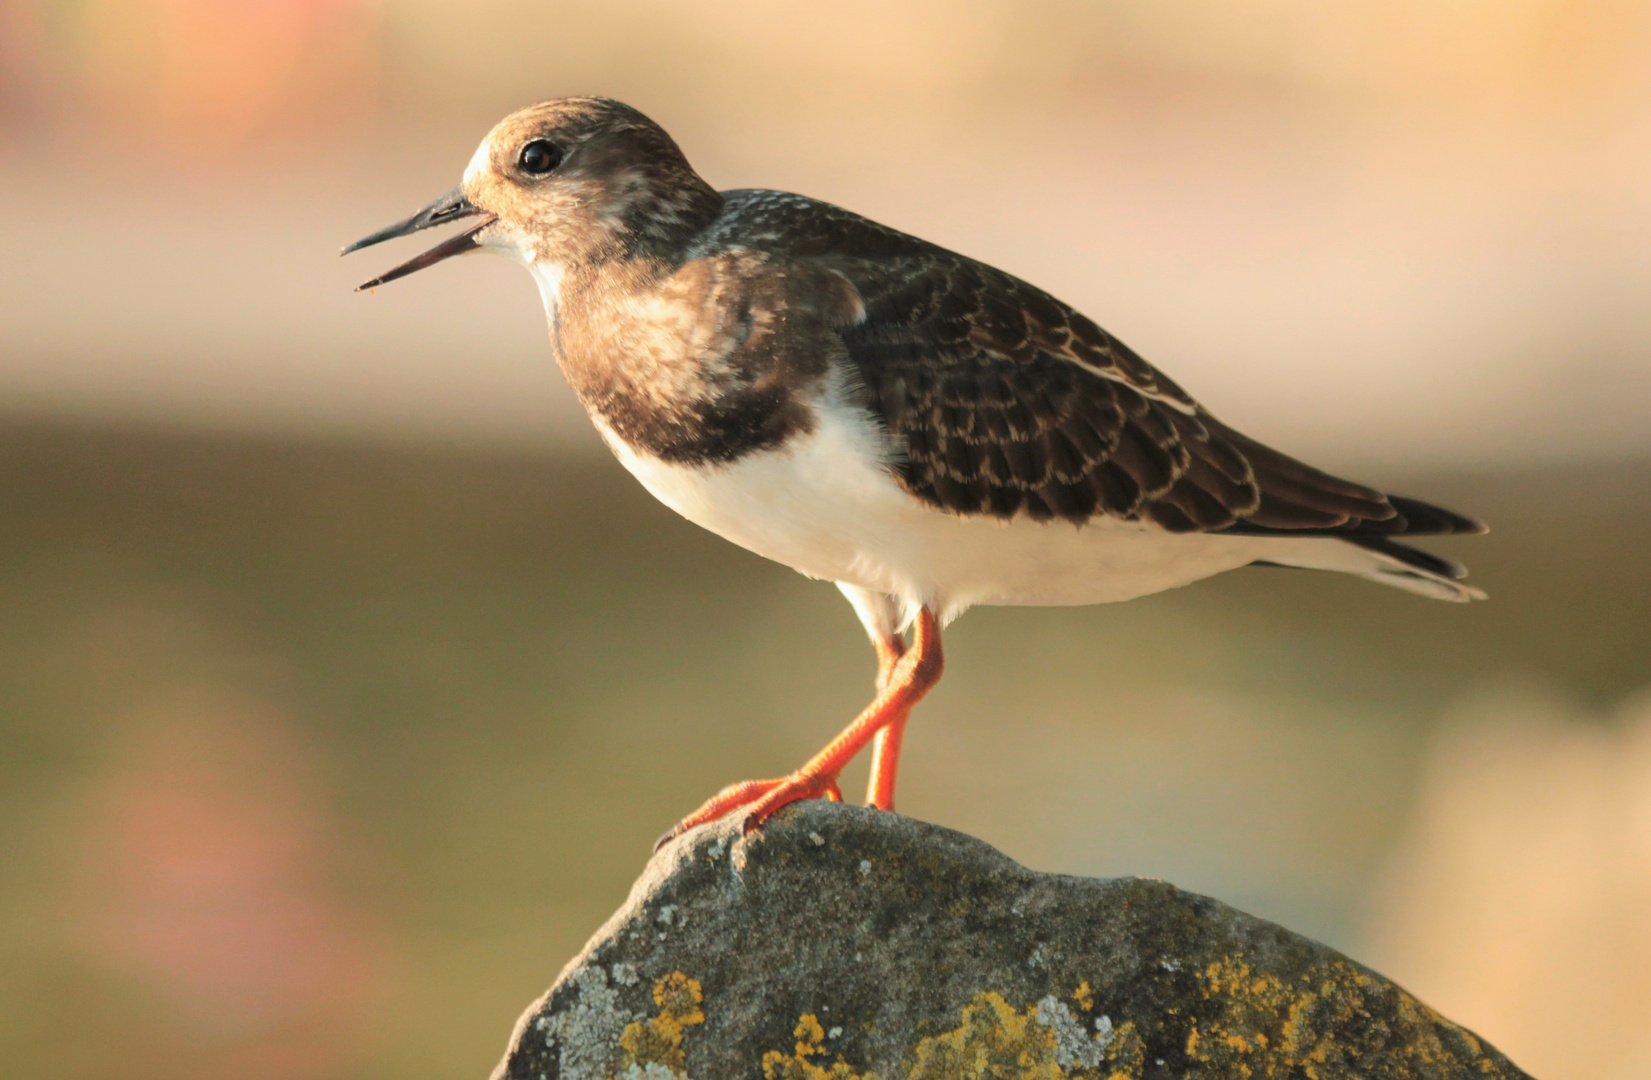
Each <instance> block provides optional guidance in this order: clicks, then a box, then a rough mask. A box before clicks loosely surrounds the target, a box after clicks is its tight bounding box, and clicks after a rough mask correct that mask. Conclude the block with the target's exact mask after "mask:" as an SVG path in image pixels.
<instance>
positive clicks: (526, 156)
mask: <svg viewBox="0 0 1651 1080" xmlns="http://www.w3.org/2000/svg"><path fill="white" fill-rule="evenodd" d="M516 163H517V164H519V165H520V166H521V167H522V171H523V172H525V173H529V174H531V175H533V176H543V175H544V174H545V173H547V172H549V171H550V170H552V169H554V168H555V167H556V166H558V165H560V164H561V163H562V152H561V151H560V150H558V149H556V144H554V143H551V142H547V141H546V140H544V139H534V140H533V141H532V142H530V143H528V144H527V145H526V146H524V147H522V152H521V153H520V154H518V155H517V157H516Z"/></svg>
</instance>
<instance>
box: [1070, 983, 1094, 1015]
mask: <svg viewBox="0 0 1651 1080" xmlns="http://www.w3.org/2000/svg"><path fill="white" fill-rule="evenodd" d="M1072 997H1073V999H1074V1000H1076V1001H1077V1003H1078V1004H1079V1005H1081V1006H1083V1008H1084V1009H1085V1010H1086V1011H1087V1010H1089V1009H1093V1008H1094V1007H1095V991H1093V990H1091V989H1090V988H1089V980H1088V979H1085V980H1084V981H1083V982H1082V983H1079V984H1078V988H1077V989H1076V990H1074V991H1072Z"/></svg>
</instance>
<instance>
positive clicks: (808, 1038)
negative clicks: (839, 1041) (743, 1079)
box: [762, 1013, 879, 1080]
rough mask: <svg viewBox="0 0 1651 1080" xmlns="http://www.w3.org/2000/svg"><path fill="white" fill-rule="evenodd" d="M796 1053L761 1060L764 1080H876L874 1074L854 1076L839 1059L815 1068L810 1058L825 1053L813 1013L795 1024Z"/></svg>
mask: <svg viewBox="0 0 1651 1080" xmlns="http://www.w3.org/2000/svg"><path fill="white" fill-rule="evenodd" d="M792 1034H793V1035H795V1036H796V1037H797V1044H796V1053H794V1054H782V1053H780V1052H779V1051H778V1050H770V1051H768V1053H766V1054H764V1055H763V1056H762V1075H763V1077H764V1080H879V1078H878V1076H877V1074H876V1073H864V1074H862V1073H857V1072H855V1071H854V1070H853V1069H851V1068H849V1066H848V1064H847V1063H846V1062H844V1061H843V1059H842V1058H840V1057H839V1058H838V1059H837V1060H836V1061H835V1062H833V1063H832V1064H831V1066H830V1067H829V1068H823V1067H821V1066H819V1065H816V1064H814V1062H812V1061H810V1060H809V1058H812V1057H815V1056H817V1055H819V1054H822V1053H824V1052H825V1047H824V1043H825V1029H824V1028H822V1027H821V1026H820V1021H819V1018H818V1017H816V1016H815V1015H814V1014H813V1013H804V1014H803V1015H802V1016H801V1017H799V1018H798V1020H797V1029H796V1030H795V1031H794V1032H792Z"/></svg>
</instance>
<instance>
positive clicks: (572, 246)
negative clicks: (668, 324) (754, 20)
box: [345, 98, 722, 288]
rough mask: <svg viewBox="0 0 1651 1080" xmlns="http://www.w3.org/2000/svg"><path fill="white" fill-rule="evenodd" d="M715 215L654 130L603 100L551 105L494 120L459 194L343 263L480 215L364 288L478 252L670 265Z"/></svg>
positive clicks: (553, 261)
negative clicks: (638, 258) (639, 257)
mask: <svg viewBox="0 0 1651 1080" xmlns="http://www.w3.org/2000/svg"><path fill="white" fill-rule="evenodd" d="M721 207H722V197H721V196H720V195H718V194H717V192H716V190H715V189H714V188H712V187H711V186H710V185H709V184H707V183H706V182H705V181H704V180H702V179H701V178H700V177H699V174H698V173H696V172H694V170H693V168H692V166H690V165H689V164H688V159H687V158H685V157H684V156H683V154H682V151H681V149H679V148H678V147H677V145H676V143H675V141H673V140H672V139H671V137H670V136H669V135H667V134H666V133H665V131H664V129H662V128H661V127H660V126H659V125H658V124H656V123H654V122H653V121H652V120H650V119H648V118H647V117H646V116H644V115H642V114H641V113H639V112H637V111H636V110H635V109H633V108H631V107H630V106H629V105H625V104H623V103H621V102H618V101H614V100H612V99H610V98H558V99H556V100H554V101H546V102H543V103H541V104H539V105H531V106H529V107H527V108H525V109H519V110H517V111H516V112H513V113H511V114H510V115H509V116H507V117H505V118H504V119H503V120H501V121H499V123H498V124H497V125H496V126H495V127H494V128H493V130H492V131H490V132H488V134H487V138H485V139H483V140H482V143H481V146H480V147H478V148H477V150H476V154H475V156H474V157H473V158H471V160H470V165H469V167H468V168H467V169H466V170H465V173H464V183H463V184H462V185H461V186H460V187H459V188H456V189H455V190H453V191H451V192H449V193H448V194H446V195H444V196H442V197H441V198H440V199H438V200H436V201H435V202H434V203H432V204H431V205H430V206H428V207H426V208H425V209H424V210H421V211H419V213H417V214H415V215H413V216H412V217H410V218H408V219H407V220H405V221H402V222H398V223H397V224H395V225H391V226H389V227H388V228H385V229H381V230H380V231H378V232H376V233H374V234H372V235H371V236H369V237H367V238H365V239H364V240H361V241H358V242H357V243H355V244H352V245H350V247H348V248H346V249H345V252H346V253H348V252H350V251H354V250H357V249H359V248H362V247H366V246H367V245H369V244H376V243H379V242H381V241H383V240H388V239H391V238H393V237H396V236H404V235H406V234H407V233H410V232H415V231H418V230H420V229H425V228H429V227H431V226H433V225H439V224H444V223H446V222H448V221H453V220H457V219H459V218H463V217H476V216H481V217H483V218H484V219H485V220H483V221H481V222H480V223H479V224H476V225H475V226H473V227H472V228H471V229H469V230H467V231H466V232H464V233H462V234H460V235H459V236H456V237H453V238H452V239H450V240H449V241H447V242H446V243H444V244H442V245H440V246H438V247H437V248H435V249H433V250H431V251H429V252H427V253H426V254H424V255H421V256H419V257H418V258H416V259H413V260H411V261H410V262H408V263H405V264H403V265H402V266H400V267H397V268H396V269H395V270H392V271H390V272H389V273H387V274H384V275H382V276H381V277H379V278H375V279H374V280H373V281H371V282H368V283H367V285H363V286H362V288H367V287H369V286H372V285H377V284H382V283H383V282H385V281H390V280H394V279H395V278H397V277H401V276H404V275H405V274H408V273H411V272H413V271H414V270H419V269H423V268H424V267H425V266H429V265H431V264H432V263H434V262H438V261H440V260H441V259H443V258H446V257H448V256H450V255H458V254H462V253H464V252H465V251H474V250H476V249H477V248H489V249H492V250H496V251H499V252H501V253H503V254H507V255H510V256H512V257H513V258H515V259H517V260H518V261H519V262H522V263H524V264H526V265H528V266H530V267H534V266H537V267H538V268H539V269H541V270H551V271H553V272H556V273H560V272H561V271H563V270H566V269H569V268H571V267H573V266H575V265H577V264H581V263H588V262H592V261H596V260H601V259H604V258H612V257H616V256H626V255H636V254H644V255H657V256H660V257H663V258H666V259H670V258H671V256H672V255H673V254H675V252H676V251H677V250H679V249H680V248H681V246H682V245H683V244H684V243H686V242H687V240H688V239H689V238H691V237H692V236H694V235H695V234H696V233H698V232H699V231H700V230H701V229H703V228H704V227H705V225H706V224H707V223H709V222H710V221H711V220H712V219H713V218H715V217H716V215H717V213H718V211H719V210H720V209H721Z"/></svg>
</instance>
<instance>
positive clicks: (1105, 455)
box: [820, 249, 1482, 536]
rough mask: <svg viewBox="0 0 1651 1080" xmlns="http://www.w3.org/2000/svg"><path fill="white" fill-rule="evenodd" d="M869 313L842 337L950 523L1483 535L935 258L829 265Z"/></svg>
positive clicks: (900, 463)
mask: <svg viewBox="0 0 1651 1080" xmlns="http://www.w3.org/2000/svg"><path fill="white" fill-rule="evenodd" d="M820 261H821V262H824V263H826V265H828V266H829V267H830V268H831V269H832V270H833V271H835V272H836V273H837V274H839V275H841V276H842V277H843V278H845V279H846V280H847V281H848V282H849V283H850V284H851V285H852V286H853V287H854V289H855V291H856V292H857V293H858V296H859V301H860V306H861V307H862V308H863V312H857V313H856V314H857V315H859V317H858V318H857V319H855V320H853V321H852V322H851V323H849V324H848V325H845V326H843V327H841V328H840V329H839V331H838V333H839V334H840V336H841V338H842V342H843V345H844V347H845V348H846V350H847V354H848V357H849V360H850V362H851V364H852V368H853V371H852V374H853V375H854V376H856V377H857V379H858V382H859V384H860V385H859V392H860V393H861V394H862V395H863V401H864V404H865V406H866V407H867V408H868V409H870V410H871V411H872V413H874V414H875V415H876V416H878V417H880V418H881V419H882V421H883V423H884V424H885V425H886V426H887V429H888V431H889V433H890V434H891V435H892V436H893V438H894V441H895V443H896V445H897V447H899V448H901V450H902V453H901V454H900V456H899V459H898V460H897V461H896V463H895V466H894V467H895V470H896V472H897V474H898V477H899V480H900V482H901V483H902V484H903V485H904V486H905V488H906V490H907V491H909V492H910V493H911V494H912V495H913V496H915V497H917V498H919V499H921V500H923V501H924V502H926V503H929V504H930V505H932V506H935V507H937V508H939V509H943V510H948V511H951V512H953V513H957V514H969V515H974V514H983V515H991V516H995V517H999V518H1009V517H1013V516H1016V515H1018V514H1025V515H1027V516H1029V517H1032V518H1034V519H1037V520H1049V519H1052V518H1064V519H1066V520H1069V521H1074V522H1083V521H1088V520H1090V519H1092V518H1094V517H1097V516H1099V515H1103V514H1105V515H1110V516H1112V517H1116V518H1122V519H1127V520H1144V521H1149V522H1152V523H1155V524H1157V525H1159V526H1161V527H1163V528H1165V529H1169V530H1172V531H1177V532H1192V531H1227V532H1233V533H1252V534H1253V533H1263V534H1269V533H1280V534H1292V535H1337V536H1359V535H1385V534H1393V533H1413V534H1414V533H1451V532H1477V531H1481V529H1482V526H1480V525H1479V524H1478V523H1477V522H1473V521H1470V520H1469V519H1467V518H1463V517H1460V516H1458V515H1455V514H1451V513H1449V512H1448V511H1443V510H1439V509H1437V508H1435V507H1431V506H1428V505H1426V504H1424V503H1419V502H1415V501H1414V500H1408V499H1400V498H1396V497H1394V498H1390V497H1388V496H1386V495H1384V494H1383V493H1382V492H1380V491H1376V490H1374V489H1373V488H1369V487H1365V486H1364V485H1362V484H1355V483H1352V482H1350V481H1347V480H1341V479H1338V478H1336V477H1334V476H1331V475H1329V474H1328V473H1324V472H1321V471H1319V470H1318V469H1314V468H1312V467H1311V466H1308V465H1305V464H1303V463H1301V462H1299V461H1296V460H1295V459H1294V458H1291V457H1288V456H1287V455H1285V454H1281V453H1279V452H1278V451H1276V450H1272V449H1270V448H1268V447H1266V446H1263V445H1262V444H1261V443H1258V442H1256V441H1255V440H1253V439H1250V438H1247V437H1246V436H1244V435H1241V434H1239V433H1238V432H1236V431H1234V430H1232V429H1231V428H1229V427H1227V426H1226V425H1224V424H1222V423H1221V422H1220V421H1218V420H1216V419H1215V418H1214V417H1213V416H1211V415H1210V414H1209V413H1208V412H1206V411H1205V410H1204V409H1203V408H1202V407H1200V406H1199V404H1198V403H1197V402H1196V401H1194V400H1193V399H1192V398H1191V397H1190V396H1189V395H1188V394H1187V393H1186V391H1184V390H1182V389H1181V388H1180V387H1179V386H1177V385H1176V384H1175V383H1174V382H1173V381H1171V380H1170V379H1168V378H1167V377H1165V376H1164V375H1163V374H1162V373H1160V372H1159V371H1157V370H1156V369H1155V368H1153V367H1152V365H1150V364H1148V363H1147V362H1146V361H1145V360H1142V359H1141V358H1140V357H1139V356H1137V355H1136V354H1135V353H1134V352H1133V351H1131V350H1130V349H1129V348H1128V347H1127V346H1126V345H1124V344H1123V343H1122V342H1121V341H1118V340H1117V339H1116V338H1114V337H1112V336H1111V335H1110V334H1108V333H1107V332H1106V331H1104V330H1102V329H1101V328H1100V327H1099V326H1097V325H1095V323H1093V322H1092V321H1090V320H1089V319H1087V318H1085V317H1084V316H1083V315H1082V314H1080V313H1078V312H1076V311H1074V310H1072V309H1071V308H1070V307H1068V306H1066V305H1065V304H1063V303H1061V302H1060V301H1058V300H1056V299H1055V298H1053V297H1051V296H1049V295H1048V294H1047V293H1044V292H1042V291H1041V290H1039V289H1036V288H1034V287H1033V286H1031V285H1028V284H1026V283H1025V282H1023V281H1020V280H1018V279H1016V278H1014V277H1012V276H1010V275H1008V274H1005V273H1003V272H1001V271H998V270H995V269H993V268H992V267H989V266H986V265H984V264H981V263H977V262H973V261H972V260H968V259H965V258H963V257H961V256H956V255H953V254H951V253H950V252H945V251H940V250H938V249H928V250H920V251H915V252H911V253H907V254H902V255H899V256H892V257H891V256H884V257H881V258H874V259H844V258H833V257H830V256H826V257H824V258H823V259H821V260H820Z"/></svg>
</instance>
